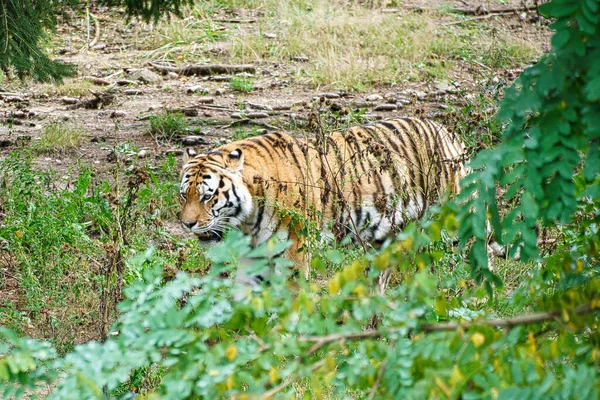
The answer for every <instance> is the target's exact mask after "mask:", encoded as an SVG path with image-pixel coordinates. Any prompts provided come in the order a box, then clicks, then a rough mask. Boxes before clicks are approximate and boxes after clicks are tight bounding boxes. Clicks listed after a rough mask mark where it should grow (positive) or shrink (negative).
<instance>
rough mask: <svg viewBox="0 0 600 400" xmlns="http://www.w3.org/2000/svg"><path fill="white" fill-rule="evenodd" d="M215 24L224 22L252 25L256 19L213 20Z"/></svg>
mask: <svg viewBox="0 0 600 400" xmlns="http://www.w3.org/2000/svg"><path fill="white" fill-rule="evenodd" d="M213 21H215V22H226V23H228V24H253V23H255V22H256V21H258V20H257V19H239V18H230V19H215V20H213Z"/></svg>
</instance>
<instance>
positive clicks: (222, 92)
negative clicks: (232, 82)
mask: <svg viewBox="0 0 600 400" xmlns="http://www.w3.org/2000/svg"><path fill="white" fill-rule="evenodd" d="M224 94H225V89H216V90H215V96H223V95H224Z"/></svg>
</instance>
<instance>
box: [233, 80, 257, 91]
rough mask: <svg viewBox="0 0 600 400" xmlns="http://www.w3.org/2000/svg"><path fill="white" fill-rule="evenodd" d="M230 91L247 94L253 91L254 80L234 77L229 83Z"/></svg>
mask: <svg viewBox="0 0 600 400" xmlns="http://www.w3.org/2000/svg"><path fill="white" fill-rule="evenodd" d="M229 87H230V88H231V90H233V91H236V92H242V93H249V92H251V91H253V90H254V79H252V78H248V77H244V76H234V77H233V78H231V80H230V81H229Z"/></svg>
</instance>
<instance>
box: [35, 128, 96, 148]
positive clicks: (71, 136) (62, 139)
mask: <svg viewBox="0 0 600 400" xmlns="http://www.w3.org/2000/svg"><path fill="white" fill-rule="evenodd" d="M83 132H84V131H83V129H82V128H79V127H76V126H72V125H68V124H64V123H60V122H55V123H51V124H49V125H46V126H45V127H44V132H43V133H42V136H41V138H40V140H39V141H38V142H36V143H35V145H34V149H35V150H37V151H38V152H40V153H68V152H70V151H73V150H75V149H76V148H78V147H79V146H80V145H81V143H82V140H83Z"/></svg>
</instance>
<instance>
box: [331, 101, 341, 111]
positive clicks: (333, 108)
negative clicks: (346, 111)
mask: <svg viewBox="0 0 600 400" xmlns="http://www.w3.org/2000/svg"><path fill="white" fill-rule="evenodd" d="M329 109H330V110H331V111H340V110H341V109H342V106H341V105H339V104H338V103H331V105H330V106H329Z"/></svg>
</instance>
